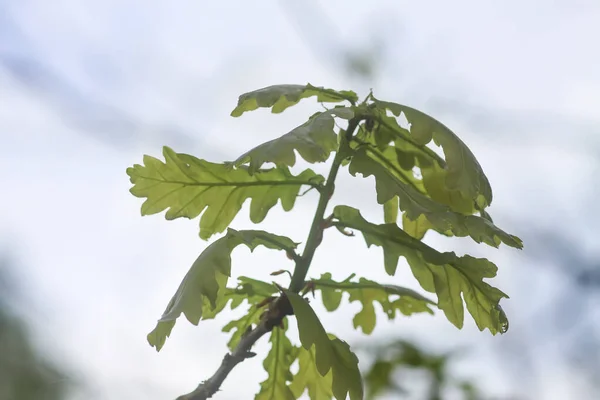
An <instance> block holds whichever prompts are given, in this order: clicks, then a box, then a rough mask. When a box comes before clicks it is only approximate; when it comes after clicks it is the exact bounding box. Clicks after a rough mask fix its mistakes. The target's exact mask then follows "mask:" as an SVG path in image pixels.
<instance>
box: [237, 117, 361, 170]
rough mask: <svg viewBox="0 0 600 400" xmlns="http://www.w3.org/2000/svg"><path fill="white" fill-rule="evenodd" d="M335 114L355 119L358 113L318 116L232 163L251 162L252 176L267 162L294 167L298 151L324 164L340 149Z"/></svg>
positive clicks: (303, 155) (306, 158)
mask: <svg viewBox="0 0 600 400" xmlns="http://www.w3.org/2000/svg"><path fill="white" fill-rule="evenodd" d="M334 115H340V116H342V117H344V118H352V116H353V115H354V114H353V112H352V110H351V109H350V108H348V107H343V108H334V109H332V110H328V111H326V112H321V113H317V114H316V115H315V116H313V117H312V118H310V119H309V120H308V121H307V122H305V123H304V124H302V125H300V126H299V127H297V128H294V129H293V130H291V131H290V132H288V133H286V134H285V135H283V136H281V137H279V138H277V139H273V140H270V141H268V142H266V143H263V144H261V145H259V146H257V147H255V148H253V149H252V150H250V151H248V152H247V153H244V154H243V155H241V156H240V157H239V158H238V159H237V160H235V161H234V162H233V163H232V164H233V165H235V166H240V165H242V164H245V163H249V166H248V171H249V172H250V174H254V173H255V172H256V171H258V169H259V168H260V167H261V166H262V165H263V164H264V163H266V162H272V163H274V164H275V165H277V166H278V167H283V166H289V167H292V166H294V164H296V154H295V153H294V151H297V152H298V153H299V154H300V156H301V157H302V158H303V159H304V160H306V161H307V162H309V163H313V164H314V163H317V162H324V161H326V160H327V158H329V155H330V154H331V152H332V151H335V150H336V149H337V146H338V138H337V134H336V132H335V130H334V128H335V120H334V118H333V116H334Z"/></svg>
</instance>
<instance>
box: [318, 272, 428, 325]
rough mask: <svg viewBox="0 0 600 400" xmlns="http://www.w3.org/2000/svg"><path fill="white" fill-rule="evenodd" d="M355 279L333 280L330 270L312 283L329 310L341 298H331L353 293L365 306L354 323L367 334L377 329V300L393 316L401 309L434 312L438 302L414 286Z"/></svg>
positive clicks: (355, 298) (401, 310) (406, 313)
mask: <svg viewBox="0 0 600 400" xmlns="http://www.w3.org/2000/svg"><path fill="white" fill-rule="evenodd" d="M351 278H352V277H350V278H348V279H346V280H344V281H342V282H336V281H334V280H333V279H331V274H330V273H326V274H323V275H321V278H320V279H313V280H311V283H312V284H314V287H315V289H316V290H320V291H321V295H322V296H323V304H325V306H326V307H327V310H328V311H334V310H335V309H337V307H338V306H339V301H337V302H331V300H330V299H332V298H334V299H337V298H339V299H341V296H342V293H344V292H346V293H349V294H350V298H349V301H350V302H351V303H352V302H353V301H358V302H360V303H361V304H362V309H361V310H360V311H359V312H358V313H357V314H356V315H355V316H354V319H353V323H354V328H359V327H360V328H361V329H362V331H363V332H364V333H366V334H370V333H372V332H373V329H375V323H376V321H377V317H376V314H375V307H374V303H375V302H377V303H379V304H380V305H381V307H382V309H383V312H384V313H385V314H386V315H387V317H388V318H389V319H394V318H396V314H397V311H400V312H401V313H402V314H404V315H411V314H414V313H419V312H427V313H430V314H433V310H431V308H429V306H430V305H435V303H434V302H433V301H431V300H429V299H428V298H426V297H424V296H422V295H421V294H419V293H418V292H416V291H414V290H412V289H408V288H404V287H401V286H396V285H388V284H380V283H377V282H374V281H370V280H368V279H365V278H360V279H359V281H358V282H352V281H351ZM326 296H327V297H326ZM338 296H339V297H338Z"/></svg>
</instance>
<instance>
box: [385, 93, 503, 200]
mask: <svg viewBox="0 0 600 400" xmlns="http://www.w3.org/2000/svg"><path fill="white" fill-rule="evenodd" d="M374 103H375V104H376V105H377V107H379V108H380V109H388V110H390V111H391V112H392V113H393V114H394V115H395V116H397V117H398V116H400V114H402V113H404V115H405V116H406V119H407V120H408V122H409V123H410V124H411V126H410V134H411V138H412V139H413V140H414V141H415V142H416V143H417V144H420V145H426V144H428V143H429V142H431V141H432V140H433V141H434V143H435V144H437V145H438V146H442V149H443V150H444V155H445V156H446V157H445V158H446V163H447V169H448V174H447V176H446V186H447V187H448V189H450V190H458V191H460V192H462V193H463V194H464V195H465V196H467V197H468V198H470V199H472V200H473V201H475V202H476V203H477V204H478V205H479V206H480V207H481V208H485V207H487V206H489V205H490V204H491V203H492V188H491V186H490V182H489V181H488V179H487V177H486V176H485V174H484V173H483V169H482V168H481V165H480V164H479V162H478V161H477V159H476V158H475V156H474V155H473V153H472V152H471V150H470V149H469V148H468V147H467V146H466V145H465V144H464V143H463V141H462V140H460V139H459V137H458V136H456V134H455V133H454V132H452V131H451V130H450V129H448V128H447V127H446V126H445V125H444V124H442V123H441V122H439V121H438V120H436V119H435V118H433V117H430V116H429V115H427V114H425V113H423V112H421V111H419V110H415V109H414V108H412V107H408V106H405V105H401V104H398V103H392V102H387V101H379V100H376V99H374Z"/></svg>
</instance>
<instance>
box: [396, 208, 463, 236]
mask: <svg viewBox="0 0 600 400" xmlns="http://www.w3.org/2000/svg"><path fill="white" fill-rule="evenodd" d="M429 229H433V230H435V231H437V232H438V233H441V234H442V235H444V236H452V231H445V232H440V231H439V229H438V228H436V227H435V226H434V225H433V224H432V223H431V222H429V220H428V219H427V217H426V216H425V214H421V215H419V216H418V217H417V219H415V220H411V219H409V218H408V217H407V216H406V214H402V230H403V231H404V232H406V233H408V234H409V235H410V236H412V237H414V238H415V239H419V240H421V239H423V237H425V233H427V231H428V230H429Z"/></svg>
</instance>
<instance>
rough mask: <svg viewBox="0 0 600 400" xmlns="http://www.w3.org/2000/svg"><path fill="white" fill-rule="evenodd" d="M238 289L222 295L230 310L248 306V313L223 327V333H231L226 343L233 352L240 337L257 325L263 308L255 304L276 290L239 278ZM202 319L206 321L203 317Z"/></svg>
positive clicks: (264, 283) (228, 290) (269, 284)
mask: <svg viewBox="0 0 600 400" xmlns="http://www.w3.org/2000/svg"><path fill="white" fill-rule="evenodd" d="M238 281H239V283H238V287H237V288H235V289H231V288H227V291H226V292H225V294H224V300H225V302H228V301H229V300H231V309H232V310H234V309H236V308H237V307H239V306H240V305H241V304H242V303H243V302H246V303H247V304H249V305H250V307H249V309H248V311H247V312H246V313H245V314H244V315H242V316H241V317H240V318H238V319H234V320H232V321H230V322H229V323H227V325H225V326H224V327H223V329H222V330H223V332H231V331H233V333H232V335H231V339H229V342H227V346H228V347H229V348H230V349H231V350H233V349H234V348H235V347H236V346H237V345H238V343H239V342H240V340H241V338H242V335H243V334H244V333H245V332H246V330H247V329H249V328H250V329H251V328H252V327H253V326H256V325H258V323H259V322H260V316H261V314H262V312H263V311H264V308H262V307H258V306H257V303H259V302H261V301H263V300H264V299H265V298H267V297H270V296H272V295H273V294H275V293H276V292H277V291H278V289H277V287H276V286H275V285H273V284H271V283H267V282H263V281H259V280H256V279H252V278H248V277H245V276H240V277H239V278H238ZM203 319H207V318H206V317H203Z"/></svg>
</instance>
